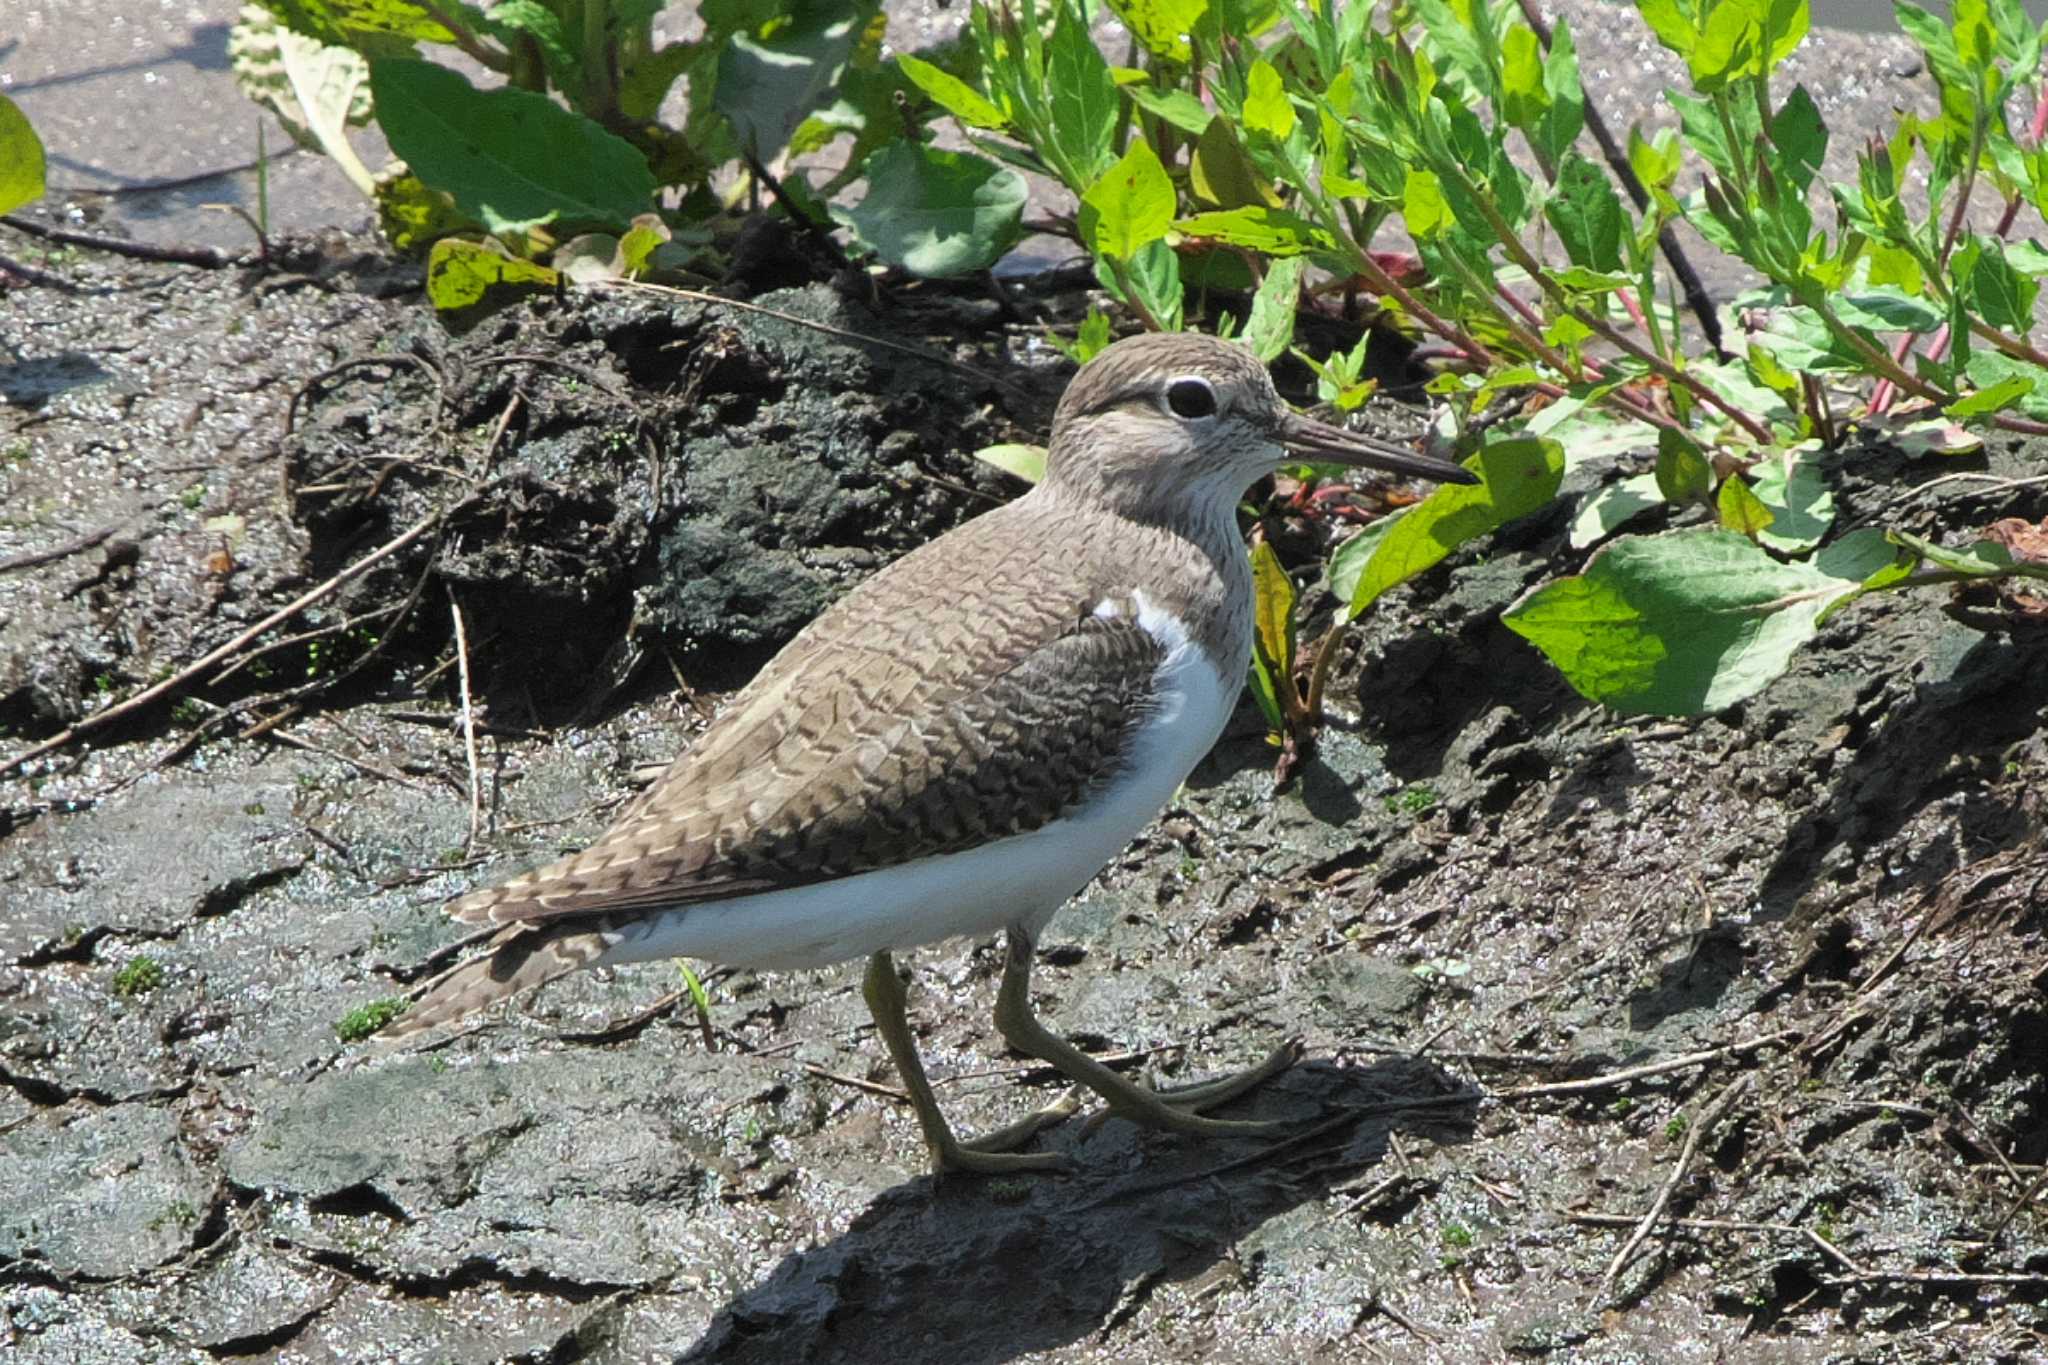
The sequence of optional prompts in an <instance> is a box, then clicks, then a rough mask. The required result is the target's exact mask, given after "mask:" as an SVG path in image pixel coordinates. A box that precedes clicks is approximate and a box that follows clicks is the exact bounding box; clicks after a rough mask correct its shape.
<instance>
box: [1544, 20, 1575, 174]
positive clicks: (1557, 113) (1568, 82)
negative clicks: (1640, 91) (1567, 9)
mask: <svg viewBox="0 0 2048 1365" xmlns="http://www.w3.org/2000/svg"><path fill="white" fill-rule="evenodd" d="M1543 89H1544V91H1545V93H1547V94H1548V95H1549V97H1550V107H1549V108H1548V109H1547V110H1545V111H1544V114H1543V120H1542V122H1541V123H1540V124H1539V125H1538V126H1537V129H1536V134H1535V137H1534V138H1533V139H1532V141H1533V142H1534V145H1535V147H1536V151H1537V154H1538V155H1540V156H1544V157H1548V158H1549V159H1550V161H1551V163H1552V164H1555V163H1556V162H1558V161H1559V160H1561V159H1563V157H1564V154H1565V152H1566V151H1568V150H1570V148H1571V146H1572V144H1573V143H1575V142H1577V141H1578V140H1579V133H1580V131H1581V130H1582V129H1584V128H1585V126H1586V87H1585V82H1584V80H1583V78H1582V77H1581V76H1580V75H1579V52H1578V47H1577V46H1576V45H1575V44H1574V43H1573V41H1572V26H1571V24H1570V23H1568V22H1567V21H1566V20H1565V18H1564V17H1563V16H1562V15H1560V16H1559V17H1558V20H1557V27H1556V28H1555V29H1554V30H1553V31H1552V32H1551V35H1550V53H1549V55H1548V56H1546V57H1544V59H1543Z"/></svg>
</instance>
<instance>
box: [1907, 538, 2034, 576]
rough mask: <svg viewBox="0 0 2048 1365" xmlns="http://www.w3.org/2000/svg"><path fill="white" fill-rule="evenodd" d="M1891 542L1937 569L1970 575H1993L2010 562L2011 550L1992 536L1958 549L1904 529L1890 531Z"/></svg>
mask: <svg viewBox="0 0 2048 1365" xmlns="http://www.w3.org/2000/svg"><path fill="white" fill-rule="evenodd" d="M1887 538H1888V539H1889V540H1891V541H1892V542H1893V543H1894V544H1898V545H1903V546H1905V547H1906V548H1907V549H1908V550H1911V551H1912V552H1913V553H1914V554H1916V555H1918V556H1920V558H1922V559H1924V560H1926V561H1927V562H1928V563H1929V564H1932V565H1933V566H1934V567H1935V568H1937V569H1946V570H1947V571H1948V572H1950V573H1960V574H1970V575H1972V576H1974V577H1982V578H1995V577H1998V576H2000V575H2002V574H2004V573H2006V572H2007V571H2008V570H2010V569H2011V568H2012V566H2013V557H2012V550H2011V549H2010V548H2009V547H2007V546H2004V545H2001V544H1999V543H1998V542H1997V541H1995V540H1980V541H1977V542H1976V543H1975V544H1973V545H1968V546H1965V547H1964V548H1962V549H1953V548H1951V547H1949V546H1947V545H1938V544H1936V543H1935V542H1933V541H1931V540H1924V539H1922V538H1921V537H1919V536H1916V535H1912V534H1910V533H1909V532H1906V531H1893V532H1890V533H1889V535H1888V537H1887Z"/></svg>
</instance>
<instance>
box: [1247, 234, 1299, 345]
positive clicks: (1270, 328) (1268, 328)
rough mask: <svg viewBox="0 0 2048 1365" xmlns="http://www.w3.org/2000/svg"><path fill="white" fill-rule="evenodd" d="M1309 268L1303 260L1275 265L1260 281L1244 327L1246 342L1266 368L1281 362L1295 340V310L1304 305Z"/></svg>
mask: <svg viewBox="0 0 2048 1365" xmlns="http://www.w3.org/2000/svg"><path fill="white" fill-rule="evenodd" d="M1307 266H1308V261H1307V259H1306V258H1304V257H1301V256H1290V257H1288V258H1287V259H1285V260H1278V261H1274V262H1273V263H1272V264H1271V265H1269V266H1268V267H1267V268H1266V278H1265V279H1263V280H1260V281H1259V289H1258V292H1257V293H1256V294H1254V295H1252V312H1251V316H1250V317H1249V318H1247V319H1246V320H1245V324H1244V342H1245V345H1247V346H1249V347H1251V350H1252V354H1253V355H1255V356H1257V357H1258V358H1259V360H1260V362H1261V363H1262V364H1266V365H1270V364H1272V363H1273V362H1274V361H1275V360H1278V359H1279V358H1280V354H1281V352H1283V351H1285V350H1286V349H1287V345H1288V343H1289V342H1291V341H1292V340H1294V310H1295V308H1296V307H1297V306H1298V305H1299V304H1300V303H1301V276H1302V272H1303V271H1304V270H1305V269H1306V268H1307Z"/></svg>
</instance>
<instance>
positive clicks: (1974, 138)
mask: <svg viewBox="0 0 2048 1365" xmlns="http://www.w3.org/2000/svg"><path fill="white" fill-rule="evenodd" d="M1972 103H1974V104H1975V106H1976V117H1975V118H1973V119H1972V120H1971V121H1970V155H1969V159H1968V160H1967V161H1965V162H1964V163H1963V183H1962V185H1961V187H1960V188H1959V189H1958V191H1957V193H1956V208H1955V212H1954V213H1951V214H1950V215H1949V218H1948V231H1947V232H1946V233H1944V234H1943V236H1942V241H1941V254H1940V255H1939V256H1938V257H1937V258H1936V261H1937V264H1939V265H1940V267H1941V273H1943V274H1946V273H1947V272H1948V258H1949V254H1950V253H1951V252H1953V251H1954V250H1955V249H1956V242H1957V241H1958V240H1959V239H1960V238H1961V237H1962V235H1963V215H1964V214H1965V212H1967V211H1968V209H1969V207H1970V192H1971V190H1973V189H1975V188H1976V185H1977V163H1978V162H1979V161H1980V160H1982V159H1983V156H1984V127H1985V123H1986V122H1987V120H1986V118H1985V115H1984V104H1983V101H1982V100H1981V99H1979V100H1974V101H1972Z"/></svg>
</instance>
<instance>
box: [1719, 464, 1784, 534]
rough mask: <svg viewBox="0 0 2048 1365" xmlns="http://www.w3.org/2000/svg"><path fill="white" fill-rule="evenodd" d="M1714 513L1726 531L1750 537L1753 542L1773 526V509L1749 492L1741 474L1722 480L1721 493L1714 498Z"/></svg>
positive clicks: (1731, 475)
mask: <svg viewBox="0 0 2048 1365" xmlns="http://www.w3.org/2000/svg"><path fill="white" fill-rule="evenodd" d="M1714 512H1715V515H1716V516H1717V517H1718V518H1719V520H1720V522H1721V526H1722V528H1723V529H1724V530H1729V531H1733V532H1735V533H1736V534H1737V535H1744V536H1748V537H1749V538H1750V539H1751V540H1754V539H1756V538H1757V536H1758V534H1760V533H1761V532H1763V531H1764V530H1766V529H1768V528H1769V526H1770V524H1771V509H1770V508H1768V507H1766V506H1764V505H1763V503H1762V502H1760V501H1758V499H1757V496H1756V494H1754V493H1752V492H1750V491H1749V485H1748V484H1746V483H1744V482H1743V481H1742V476H1741V475H1740V474H1730V475H1729V476H1728V477H1727V478H1725V479H1723V480H1721V491H1720V493H1719V494H1717V495H1716V496H1715V498H1714Z"/></svg>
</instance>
